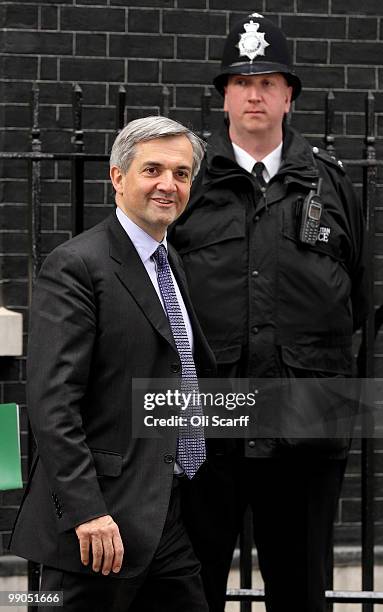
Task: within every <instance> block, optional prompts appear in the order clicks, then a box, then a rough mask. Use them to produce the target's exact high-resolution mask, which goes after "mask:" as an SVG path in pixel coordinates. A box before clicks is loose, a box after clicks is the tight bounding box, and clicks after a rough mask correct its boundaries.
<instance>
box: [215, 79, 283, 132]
mask: <svg viewBox="0 0 383 612" xmlns="http://www.w3.org/2000/svg"><path fill="white" fill-rule="evenodd" d="M291 95H292V87H290V86H289V85H288V84H287V82H286V80H285V78H284V76H283V75H282V74H280V73H275V72H274V73H272V74H254V75H241V74H235V75H232V76H229V79H228V82H227V85H226V87H225V104H224V110H225V111H226V112H227V113H228V114H229V118H230V131H233V135H234V136H235V135H236V134H237V135H239V136H240V135H241V134H242V135H248V134H249V133H250V134H254V135H257V134H258V135H262V134H264V135H267V133H271V132H274V131H275V130H280V129H281V126H282V120H283V117H284V115H285V113H287V112H288V111H289V109H290V104H291ZM233 140H235V138H234V139H233Z"/></svg>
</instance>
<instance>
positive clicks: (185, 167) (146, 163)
mask: <svg viewBox="0 0 383 612" xmlns="http://www.w3.org/2000/svg"><path fill="white" fill-rule="evenodd" d="M141 166H142V168H144V167H145V166H156V167H160V166H163V164H161V162H158V161H151V160H150V159H149V160H145V161H143V162H142V164H141ZM176 169H177V170H189V171H191V169H192V166H188V165H185V164H181V165H179V166H176Z"/></svg>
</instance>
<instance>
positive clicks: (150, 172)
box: [145, 166, 158, 176]
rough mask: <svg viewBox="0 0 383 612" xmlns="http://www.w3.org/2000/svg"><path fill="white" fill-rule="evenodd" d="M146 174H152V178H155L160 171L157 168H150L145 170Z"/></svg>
mask: <svg viewBox="0 0 383 612" xmlns="http://www.w3.org/2000/svg"><path fill="white" fill-rule="evenodd" d="M145 172H146V173H147V174H150V175H151V176H155V175H156V174H157V172H158V170H157V168H156V167H155V166H148V167H147V168H145Z"/></svg>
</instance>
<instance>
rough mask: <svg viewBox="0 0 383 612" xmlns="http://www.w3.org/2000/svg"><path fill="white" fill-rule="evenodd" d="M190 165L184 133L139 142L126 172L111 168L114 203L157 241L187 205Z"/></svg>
mask: <svg viewBox="0 0 383 612" xmlns="http://www.w3.org/2000/svg"><path fill="white" fill-rule="evenodd" d="M192 166H193V147H192V145H191V142H190V140H189V139H188V138H187V137H186V136H184V135H183V134H182V135H180V136H166V137H164V138H155V139H153V140H148V141H146V142H140V143H138V144H137V145H136V154H135V156H134V159H133V160H132V162H131V164H130V166H129V169H128V171H127V172H126V174H122V172H121V170H120V169H119V168H118V167H117V166H112V167H111V169H110V176H111V180H112V183H113V187H114V189H115V190H116V203H117V206H119V207H120V208H121V209H122V210H123V211H124V212H125V213H126V214H127V215H128V217H129V218H130V219H131V220H132V221H133V222H134V223H136V225H138V226H139V227H141V228H142V229H143V230H144V231H145V232H146V233H147V234H149V235H150V236H152V237H153V238H155V239H156V240H158V241H159V242H160V241H161V240H162V239H163V237H164V235H165V232H166V228H167V227H168V225H170V224H171V223H172V222H173V221H175V219H177V218H178V217H179V216H180V214H181V213H182V212H183V211H184V210H185V208H186V204H187V203H188V200H189V195H190V187H191V177H192Z"/></svg>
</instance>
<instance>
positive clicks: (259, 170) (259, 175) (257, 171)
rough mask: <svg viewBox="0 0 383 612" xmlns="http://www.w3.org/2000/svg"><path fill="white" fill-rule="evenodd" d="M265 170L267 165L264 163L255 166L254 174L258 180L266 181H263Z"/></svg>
mask: <svg viewBox="0 0 383 612" xmlns="http://www.w3.org/2000/svg"><path fill="white" fill-rule="evenodd" d="M264 169H265V164H264V163H263V162H257V163H256V164H254V166H253V169H252V174H254V175H255V176H256V177H257V179H259V180H262V181H263V180H264V179H263V174H262V173H263V171H264Z"/></svg>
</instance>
